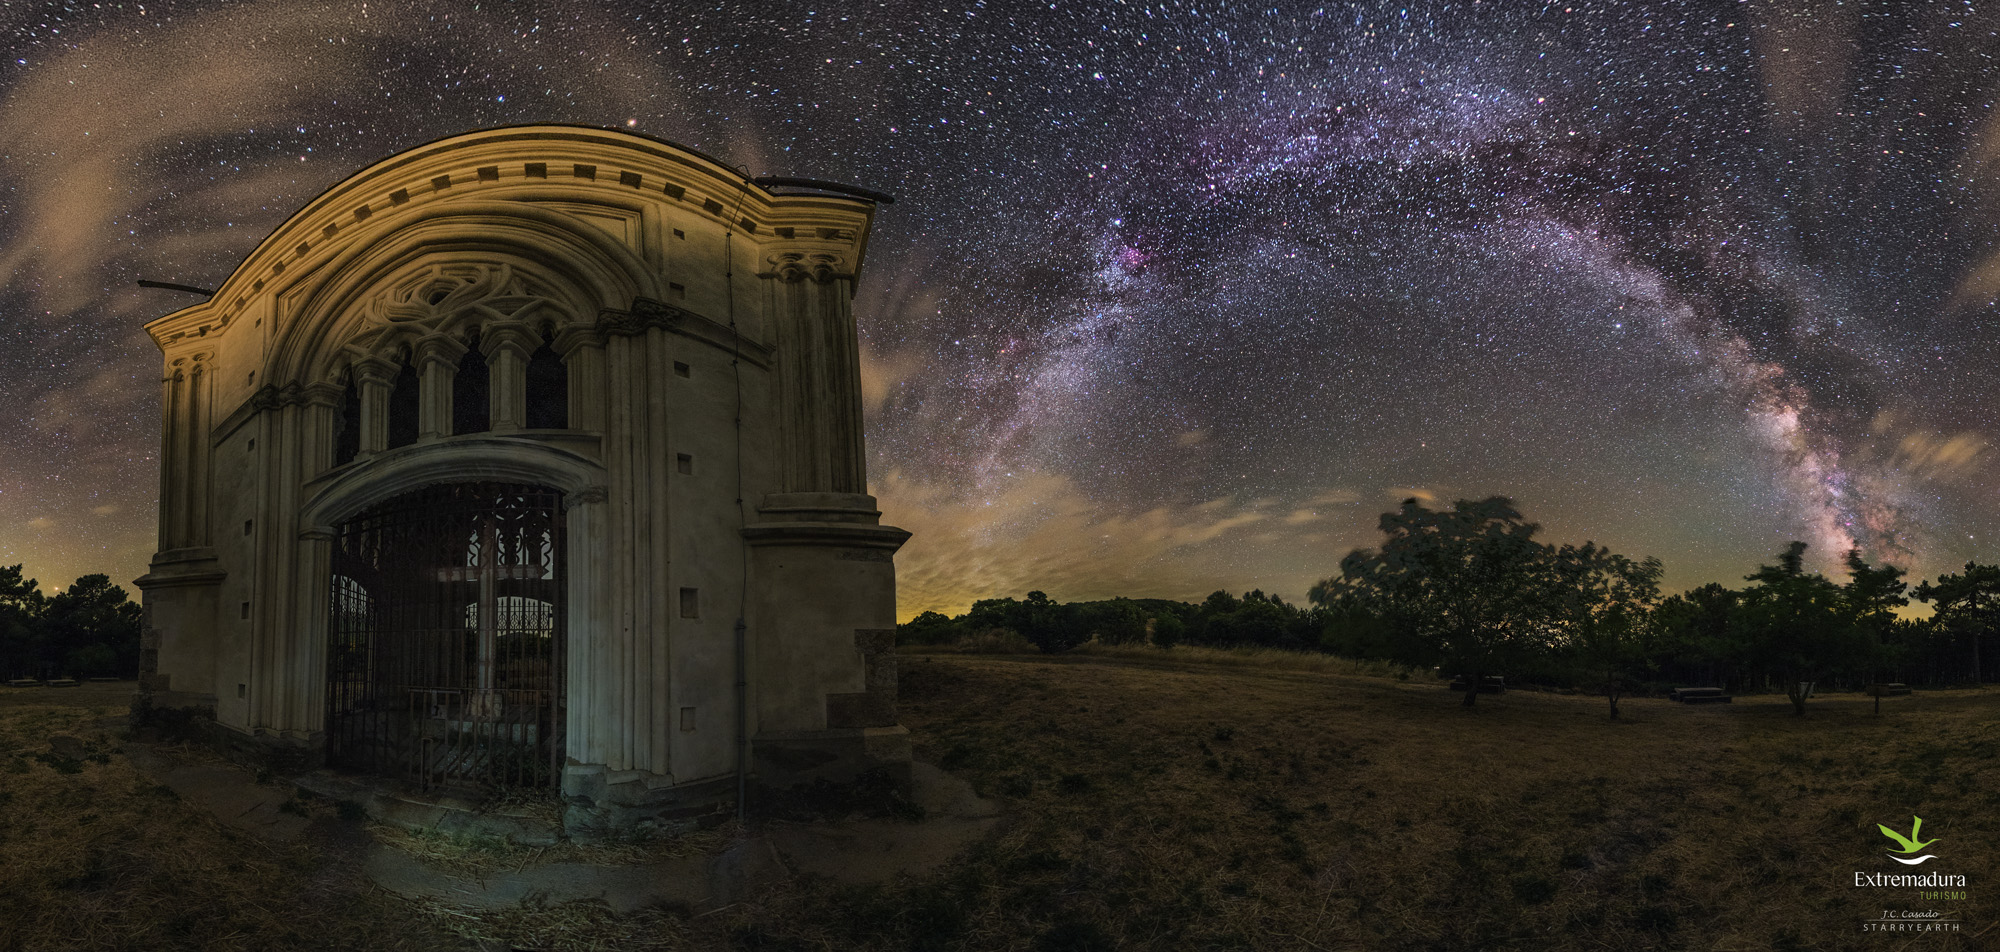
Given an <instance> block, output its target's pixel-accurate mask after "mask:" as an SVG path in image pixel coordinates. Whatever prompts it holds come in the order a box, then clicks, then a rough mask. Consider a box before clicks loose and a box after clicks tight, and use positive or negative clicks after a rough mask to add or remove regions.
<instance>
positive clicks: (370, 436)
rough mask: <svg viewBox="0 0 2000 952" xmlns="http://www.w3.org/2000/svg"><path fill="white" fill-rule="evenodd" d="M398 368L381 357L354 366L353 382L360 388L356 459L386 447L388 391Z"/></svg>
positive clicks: (362, 360) (368, 359) (366, 359)
mask: <svg viewBox="0 0 2000 952" xmlns="http://www.w3.org/2000/svg"><path fill="white" fill-rule="evenodd" d="M396 371H397V367H396V365H395V364H394V363H393V362H390V361H388V360H384V359H382V358H380V357H367V358H363V359H361V360H357V361H355V362H354V378H355V380H356V381H358V382H359V383H360V386H361V433H360V442H359V444H358V445H359V446H360V450H359V451H358V452H356V453H355V458H356V459H361V458H366V457H369V456H373V455H374V454H376V453H380V452H382V450H384V449H386V448H387V447H388V446H389V389H390V388H391V387H393V386H395V384H396Z"/></svg>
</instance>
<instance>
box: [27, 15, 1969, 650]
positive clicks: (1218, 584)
mask: <svg viewBox="0 0 2000 952" xmlns="http://www.w3.org/2000/svg"><path fill="white" fill-rule="evenodd" d="M1811 6H1812V7H1813V13H1812V14H1810V15H1809V14H1808V13H1807V12H1805V11H1806V10H1807V5H1802V4H1777V3H1692V2H1659V3H1641V2H1613V3H1569V4H1540V3H1513V2H1507V3H1436V4H1410V3H1403V4H1362V5H1358V6H1349V5H1317V4H1298V5H1271V4H1228V3H1220V4H1188V3H1151V4H1140V3H1100V2H1093V3H1068V2H1056V3H1048V2H1039V3H1028V2H1023V3H999V2H987V3H976V2H975V3H957V4H948V5H947V4H917V3H907V2H885V3H842V4H827V5H824V6H812V5H806V4H787V5H783V6H773V5H767V4H735V3H722V4H704V5H677V4H645V5H641V4H619V5H586V4H567V5H558V4H534V3H529V4H502V5H497V6H496V5H493V4H486V3H481V4H471V3H463V2H452V3H431V4H423V3H418V4H404V3H398V4H386V5H371V4H365V3H350V4H338V5H331V4H310V3H297V2H278V0H265V2H251V3H239V4H177V3H163V4H157V5H156V4H144V5H140V4H133V3H124V4H81V3H69V4H55V3H44V4H6V5H4V6H0V36H4V37H5V41H4V42H5V48H6V51H7V55H6V57H5V59H4V60H0V163H4V168H5V169H6V172H5V174H4V175H0V275H4V276H5V283H4V286H3V287H0V414H5V415H6V418H5V420H4V424H0V564H12V563H14V562H24V563H26V564H27V569H28V571H30V572H31V573H32V574H36V575H38V576H39V577H41V579H42V581H43V582H44V583H47V584H51V585H54V584H65V583H67V582H68V581H69V580H70V579H72V578H74V577H76V576H77V575H80V574H83V573H85V572H97V571H104V572H109V573H111V574H112V576H113V577H114V579H118V580H121V581H123V580H129V579H130V578H132V577H134V576H136V575H138V574H140V573H142V572H143V571H144V567H145V563H146V560H147V558H148V557H149V556H150V555H151V552H152V550H153V548H154V545H155V542H154V539H153V524H152V518H153V495H154V493H155V491H156V479H157V474H156V468H155V467H156V461H155V456H156V455H157V445H156V444H157V427H158V419H159V418H158V404H157V400H158V396H157V390H158V388H157V379H158V354H157V351H156V350H155V349H154V348H153V347H152V345H151V343H150V342H149V341H147V340H146V338H145V335H144V333H143V331H141V330H140V328H141V325H143V324H144V323H145V322H146V321H148V320H151V319H153V318H155V317H158V316H159V315H161V314H164V313H166V312H168V311H170V310H173V309H175V308H177V307H181V306H185V305H186V304H188V303H192V301H193V299H192V298H188V297H186V296H184V295H176V294H174V293H173V292H167V291H142V290H139V289H137V288H135V287H134V286H133V281H134V280H135V279H137V278H152V279H156V280H166V281H176V282H180V283H186V284H194V285H199V286H206V287H213V286H215V285H217V284H219V283H220V282H221V281H222V279H223V278H224V277H225V276H227V275H228V273H229V272H230V271H231V270H232V269H233V267H234V266H235V264H236V263H237V262H238V261H240V260H241V259H242V258H243V257H244V256H245V255H246V254H248V253H249V252H250V250H251V249H252V248H254V247H255V246H256V244H257V242H258V241H259V240H260V239H262V238H263V237H264V236H266V235H268V234H269V233H270V232H271V230H272V229H273V228H275V227H276V226H277V224H278V223H279V222H281V221H282V220H283V219H284V218H285V217H286V216H287V215H289V214H290V213H291V212H293V211H294V210H296V209H297V208H299V207H300V206H302V205H303V204H304V203H305V202H307V201H308V200H310V199H311V197H312V196H313V195H315V194H317V193H318V192H320V191H321V190H323V189H325V188H327V187H328V186H330V185H332V184H333V183H335V182H337V181H339V180H341V179H342V178H345V177H346V176H348V175H350V174H352V173H353V172H355V171H357V170H359V169H360V168H362V167H364V166H366V165H368V164H370V163H373V162H375V161H378V160H380V159H381V158H384V157H386V156H388V155H390V154H393V153H395V152H398V151H401V150H404V149H407V148H410V147H412V146H415V145H418V144H420V143H422V142H426V141H429V140H432V139H436V138H439V137H442V136H446V135H450V134H454V133H458V132H462V131H465V130H467V129H472V128H476V127H481V126H490V125H499V124H507V123H523V122H546V121H553V122H572V123H582V124H590V125H601V126H612V127H617V128H624V129H630V130H632V131H636V132H639V133H643V134H647V135H653V136H658V137H660V138H664V139H668V140H671V141H675V142H678V143H682V144H685V145H688V146H691V147H694V148H697V149H700V150H702V151H704V152H707V153H709V154H712V155H716V156H720V157H722V158H723V159H724V160H725V161H727V162H729V163H730V164H732V165H738V166H740V167H741V168H742V169H744V170H745V171H748V172H750V173H752V174H759V175H761V174H778V175H798V176H807V177H813V178H822V179H834V180H841V181H848V182H852V183H854V184H857V185H861V186H865V187H869V188H874V189H878V190H882V191H887V192H890V193H893V194H894V195H895V196H896V197H897V201H896V203H895V204H894V205H892V206H888V207H886V208H884V209H883V211H882V212H881V214H880V215H879V216H878V219H877V225H876V230H875V232H874V234H873V236H872V238H871V240H870V243H869V249H868V260H867V262H866V265H865V269H864V273H863V280H862V287H861V292H860V296H859V298H858V299H857V302H856V311H857V313H858V314H859V315H860V321H861V331H862V336H863V375H864V383H865V392H866V398H867V400H868V424H869V431H868V435H869V440H870V474H871V483H872V488H873V491H874V492H875V493H876V494H877V496H878V497H879V498H880V500H881V504H882V508H883V510H884V512H885V517H884V521H886V522H890V523H893V524H897V525H901V526H903V527H904V528H907V529H911V530H912V531H914V532H915V533H916V536H915V537H914V538H913V540H912V541H911V543H910V544H909V545H908V546H907V547H906V548H905V549H904V551H903V553H902V554H901V555H899V557H898V563H899V569H898V571H899V579H900V582H901V585H900V594H901V611H902V613H903V614H904V615H905V616H908V615H911V614H914V613H915V612H918V611H922V610H925V609H931V608H939V609H944V610H947V611H956V610H962V609H963V608H964V606H965V605H967V604H968V603H969V602H970V601H971V600H972V599H974V598H980V597H988V596H993V595H1019V594H1021V593H1022V592H1025V591H1026V590H1028V589H1030V588H1040V589H1043V590H1045V591H1047V592H1049V593H1050V594H1051V595H1053V596H1055V597H1057V598H1060V599H1080V598H1093V597H1104V596H1110V595H1117V594H1124V595H1132V596H1166V597H1199V596H1200V595H1202V594H1204V593H1206V592H1208V591H1211V590H1213V589H1215V588H1224V587H1226V588H1231V589H1237V590H1242V589H1247V588H1251V587H1261V588H1263V589H1265V590H1267V591H1276V592H1278V593H1281V594H1283V595H1285V596H1286V597H1288V598H1297V597H1299V596H1302V595H1303V593H1304V591H1305V589H1306V587H1307V586H1309V585H1310V584H1311V582H1312V581H1313V580H1315V579H1317V578H1319V577H1322V576H1325V575H1327V574H1330V573H1332V572H1333V571H1334V570H1335V569H1336V566H1337V562H1338V560H1339V557H1340V556H1341V555H1342V554H1343V553H1345V552H1346V551H1347V550H1348V549H1349V548H1352V547H1354V546H1357V545H1369V544H1372V543H1373V542H1374V541H1375V538H1376V532H1375V519H1376V517H1377V515H1378V514H1379V513H1381V512H1383V511H1386V510H1388V509H1391V508H1393V507H1394V505H1395V503H1396V502H1397V501H1399V500H1400V499H1403V498H1406V497H1408V496H1412V495H1416V496H1420V497H1428V498H1433V499H1436V500H1438V501H1441V502H1445V503H1448V502H1449V501H1450V500H1452V499H1454V498H1461V497H1468V498H1479V497H1483V496H1486V495H1491V494H1496V493H1497V494H1505V495H1510V496H1513V497H1515V498H1516V499H1517V500H1518V501H1519V503H1520V504H1521V506H1522V508H1523V509H1524V511H1525V512H1526V513H1527V514H1528V515H1529V517H1530V518H1533V519H1536V520H1538V521H1540V522H1542V523H1543V524H1544V526H1545V529H1546V532H1547V534H1548V537H1549V538H1551V539H1555V540H1558V541H1575V542H1581V541H1582V540H1583V539H1586V538H1589V539H1594V540H1596V541H1598V542H1601V543H1605V544H1608V545H1610V546H1611V547H1612V548H1613V549H1615V550H1617V551H1620V552H1623V553H1626V554H1629V555H1632V556H1635V557H1636V556H1643V555H1655V556H1659V557H1661V558H1662V559H1664V560H1665V561H1666V564H1667V569H1668V575H1667V584H1668V587H1669V588H1670V589H1672V588H1679V587H1685V586H1690V585H1694V584H1699V583H1701V582H1706V581H1711V580H1714V581H1722V582H1724V583H1727V584H1732V585H1733V584H1736V583H1738V582H1739V581H1740V580H1741V577H1742V576H1743V575H1745V574H1748V573H1749V572H1750V571H1751V570H1752V569H1754V568H1755V566H1756V565H1757V564H1759V563H1760V562H1767V561H1770V560H1771V558H1772V557H1773V556H1774V555H1775V554H1776V553H1777V552H1778V551H1780V550H1781V549H1782V548H1783V547H1784V544H1785V543H1786V542H1787V541H1788V540H1790V539H1795V538H1796V539H1803V540H1805V541H1807V542H1809V543H1811V544H1812V545H1813V549H1812V552H1811V555H1812V556H1813V557H1814V558H1815V559H1816V566H1817V567H1819V568H1821V569H1830V568H1831V567H1832V566H1833V565H1834V564H1835V561H1836V559H1837V557H1838V554H1839V553H1840V552H1841V551H1842V550H1844V549H1846V548H1848V547H1855V546H1858V547H1860V548H1861V549H1863V550H1864V552H1865V553H1867V555H1868V556H1869V558H1871V559H1872V560H1886V561H1890V562H1893V563H1895V564H1898V565H1902V566H1905V567H1907V568H1910V569H1911V570H1912V575H1913V577H1927V576H1934V575H1935V574H1937V573H1938V572H1940V571H1951V570H1954V569H1956V568H1957V567H1958V566H1959V565H1960V564H1962V563H1963V562H1964V561H1966V560H1968V559H1978V560H1980V561H1985V562H1992V561H1995V560H2000V549H1996V548H1995V547H1994V545H1993V544H1992V543H1991V542H1990V541H1988V540H1989V538H1990V537H1993V536H1994V535H1995V533H2000V505H1996V503H1995V499H1996V498H2000V497H1996V494H1995V491H1996V489H2000V485H1996V480H1995V478H1994V476H1993V474H1992V471H1991V467H1990V466H1989V465H1988V462H1989V460H1990V459H1991V455H1990V452H1991V451H1990V446H1991V444H1992V442H1993V441H1994V440H1995V439H1996V438H2000V421H1996V418H1995V408H1996V400H2000V397H1996V389H2000V388H1996V385H1995V384H1996V379H1995V378H1996V375H1995V373H1994V370H1993V366H1994V357H1993V355H1994V354H1995V353H1996V352H2000V351H1997V350H1996V345H2000V321H1996V314H1997V313H2000V312H1996V296H2000V242H1996V232H1995V223H1996V221H2000V176H1996V169H1995V160H1996V159H2000V124H1996V120H1995V118H1994V108H1993V106H1994V101H1995V94H1996V88H2000V69H1996V67H1995V61H1994V58H1993V57H1994V55H1995V53H1996V52H2000V39H1996V29H2000V15H1996V14H1995V13H1992V12H1988V11H1987V10H1985V9H1984V8H1982V7H1976V6H1974V5H1971V4H1966V3H1951V2H1937V3H1918V4H1859V5H1849V6H1843V7H1839V8H1836V9H1832V10H1820V9H1818V8H1819V7H1822V6H1824V5H1811Z"/></svg>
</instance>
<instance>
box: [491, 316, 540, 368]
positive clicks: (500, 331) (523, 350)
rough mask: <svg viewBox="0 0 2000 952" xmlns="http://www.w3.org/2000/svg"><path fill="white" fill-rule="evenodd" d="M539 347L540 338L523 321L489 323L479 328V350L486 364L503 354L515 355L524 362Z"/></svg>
mask: <svg viewBox="0 0 2000 952" xmlns="http://www.w3.org/2000/svg"><path fill="white" fill-rule="evenodd" d="M540 346H542V338H541V336H540V335H538V334H536V333H535V331H534V329H533V328H531V327H529V326H528V325H527V323H526V322H523V321H490V322H488V323H487V324H486V326H484V327H482V328H480V332H479V349H480V350H481V351H484V352H485V354H486V359H487V361H488V362H491V361H492V360H494V359H495V358H497V357H499V356H500V355H501V354H503V353H513V354H517V355H519V356H520V358H521V360H522V361H523V362H526V361H527V359H528V356H529V355H530V354H533V353H534V352H535V348H537V347H540Z"/></svg>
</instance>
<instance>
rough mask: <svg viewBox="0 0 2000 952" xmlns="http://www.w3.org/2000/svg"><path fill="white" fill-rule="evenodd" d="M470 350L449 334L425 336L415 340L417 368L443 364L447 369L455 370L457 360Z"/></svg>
mask: <svg viewBox="0 0 2000 952" xmlns="http://www.w3.org/2000/svg"><path fill="white" fill-rule="evenodd" d="M470 349H471V348H469V347H467V346H465V344H464V343H462V342H460V341H459V340H458V338H455V337H453V336H451V335H449V334H426V335H424V336H423V337H421V338H419V339H418V340H417V348H416V352H417V366H418V367H421V368H428V367H429V366H430V365H431V364H443V365H444V366H445V367H446V368H447V369H451V368H456V367H457V366H458V360H459V358H461V357H464V356H465V352H466V351H467V350H470Z"/></svg>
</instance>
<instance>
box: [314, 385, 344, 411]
mask: <svg viewBox="0 0 2000 952" xmlns="http://www.w3.org/2000/svg"><path fill="white" fill-rule="evenodd" d="M303 396H304V399H305V403H306V406H309V407H327V408H329V409H331V408H333V407H338V406H340V402H341V400H342V399H343V398H345V397H346V396H347V393H346V391H345V390H343V389H342V388H341V387H339V386H336V385H334V384H330V383H316V384H313V385H312V386H309V387H306V388H305V390H304V391H303Z"/></svg>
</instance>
